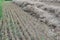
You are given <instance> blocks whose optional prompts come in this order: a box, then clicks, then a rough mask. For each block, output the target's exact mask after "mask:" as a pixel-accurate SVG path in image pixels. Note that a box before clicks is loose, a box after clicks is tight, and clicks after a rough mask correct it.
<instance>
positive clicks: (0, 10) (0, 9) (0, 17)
mask: <svg viewBox="0 0 60 40" xmlns="http://www.w3.org/2000/svg"><path fill="white" fill-rule="evenodd" d="M2 3H3V0H0V19H2V13H3V11H2V7H3V6H2Z"/></svg>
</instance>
